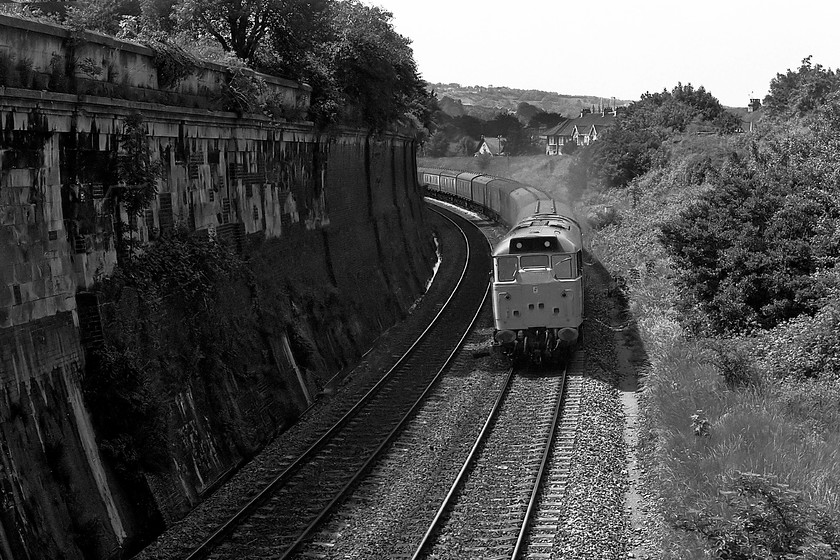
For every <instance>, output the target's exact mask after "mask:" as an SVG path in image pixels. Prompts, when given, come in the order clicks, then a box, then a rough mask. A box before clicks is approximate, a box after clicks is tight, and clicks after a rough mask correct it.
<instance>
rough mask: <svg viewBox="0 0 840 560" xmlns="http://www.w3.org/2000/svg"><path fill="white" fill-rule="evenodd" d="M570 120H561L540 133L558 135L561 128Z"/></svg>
mask: <svg viewBox="0 0 840 560" xmlns="http://www.w3.org/2000/svg"><path fill="white" fill-rule="evenodd" d="M568 122H569V119H566V120H564V121H561V122H559V123H557V124H556V125H554V126H552V127H551V128H549V129H548V130H546V131H545V132H543V133H542V134H540V136H557V135H558V133H559V131H560V129H562V128H563V127H564V126H566V124H567V123H568Z"/></svg>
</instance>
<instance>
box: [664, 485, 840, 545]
mask: <svg viewBox="0 0 840 560" xmlns="http://www.w3.org/2000/svg"><path fill="white" fill-rule="evenodd" d="M720 493H721V497H722V498H723V501H724V502H725V511H724V512H723V513H715V510H716V509H718V508H716V507H714V506H711V507H704V506H707V505H708V504H703V503H700V504H698V507H696V508H694V509H692V510H690V511H688V512H686V513H684V514H678V515H677V516H676V518H675V520H674V523H675V525H676V526H678V527H680V528H682V529H685V530H687V531H692V532H696V533H698V534H700V535H701V536H702V537H703V538H704V539H705V540H706V541H707V542H708V544H709V546H710V547H711V549H712V552H713V553H714V554H715V555H716V556H717V557H718V558H726V559H730V560H752V559H758V558H763V559H771V558H773V559H780V560H781V559H788V558H793V557H796V558H811V559H815V560H816V559H817V558H821V559H830V558H835V559H838V558H840V520H838V519H837V518H836V515H831V514H829V513H828V512H827V511H824V510H822V509H819V508H817V507H815V506H813V505H811V504H809V503H808V502H807V501H806V500H805V498H804V497H803V496H802V495H801V494H800V493H798V492H796V491H794V490H792V489H790V488H789V487H788V486H787V485H785V484H782V483H780V482H778V481H776V480H774V479H773V477H769V476H766V475H761V474H756V473H749V472H738V473H736V474H735V476H733V477H732V478H731V480H730V481H728V483H727V485H726V487H725V489H723V490H721V492H720Z"/></svg>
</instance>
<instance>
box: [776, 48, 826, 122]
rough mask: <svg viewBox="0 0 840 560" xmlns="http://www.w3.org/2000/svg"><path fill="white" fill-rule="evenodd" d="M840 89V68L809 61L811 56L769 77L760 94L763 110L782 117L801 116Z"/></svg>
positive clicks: (811, 110)
mask: <svg viewBox="0 0 840 560" xmlns="http://www.w3.org/2000/svg"><path fill="white" fill-rule="evenodd" d="M838 89H840V71H832V70H831V69H830V68H823V67H822V65H820V64H817V65H816V66H812V65H811V57H810V56H808V57H806V58H804V59H803V60H802V65H801V66H800V67H799V69H798V70H797V71H795V72H794V71H793V70H790V69H788V71H787V72H786V73H785V74H776V77H775V78H773V79H772V80H771V81H770V92H769V93H768V94H767V96H766V97H765V98H764V106H765V107H766V109H767V113H768V114H769V115H771V116H773V117H777V118H781V119H785V118H790V117H803V116H806V115H808V114H810V113H812V112H813V111H814V110H816V109H817V108H818V107H820V106H821V105H823V104H825V102H826V101H827V99H828V97H829V95H830V94H831V93H832V92H836V91H838Z"/></svg>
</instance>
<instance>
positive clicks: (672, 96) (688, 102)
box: [576, 83, 740, 189]
mask: <svg viewBox="0 0 840 560" xmlns="http://www.w3.org/2000/svg"><path fill="white" fill-rule="evenodd" d="M739 125H740V122H739V119H738V118H737V117H736V116H735V115H733V114H731V113H729V112H728V111H726V110H725V109H724V107H723V106H722V105H721V104H720V102H719V101H718V100H717V99H716V98H715V97H714V96H712V94H711V93H709V92H707V91H706V90H705V89H704V88H703V87H702V86H701V87H699V88H697V89H695V88H694V87H693V86H692V85H691V84H686V85H683V84H682V83H679V84H677V85H676V86H675V87H674V88H673V89H672V90H671V91H670V92H669V91H667V90H663V91H662V92H661V93H645V94H644V95H642V97H641V99H640V100H639V101H637V102H635V103H633V104H631V105H630V107H629V108H628V109H627V110H626V111H623V112H621V113H619V114H618V116H617V123H616V125H615V126H614V127H612V128H610V129H608V130H607V131H606V132H605V133H604V134H603V136H601V137H599V138H598V141H597V142H595V143H593V144H591V145H590V146H587V147H586V148H584V149H583V150H582V154H581V155H580V160H581V161H580V162H579V163H578V168H579V169H578V171H577V176H576V180H577V182H578V187H577V188H578V189H583V188H585V187H586V186H587V185H589V184H590V183H591V184H592V186H593V187H595V188H623V187H626V186H628V185H629V184H630V183H631V181H632V180H633V179H635V178H636V177H640V176H642V175H644V174H645V173H647V172H648V171H649V170H651V169H653V168H654V167H656V166H661V165H662V164H664V161H663V160H662V158H664V157H666V154H665V152H663V151H662V150H661V149H660V147H661V146H662V144H663V143H664V142H665V141H667V140H668V139H670V138H673V137H675V136H676V135H679V134H682V133H685V132H687V131H692V130H696V131H704V132H717V133H731V132H734V131H735V130H737V128H738V126H739Z"/></svg>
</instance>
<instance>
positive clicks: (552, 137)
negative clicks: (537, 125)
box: [540, 109, 616, 156]
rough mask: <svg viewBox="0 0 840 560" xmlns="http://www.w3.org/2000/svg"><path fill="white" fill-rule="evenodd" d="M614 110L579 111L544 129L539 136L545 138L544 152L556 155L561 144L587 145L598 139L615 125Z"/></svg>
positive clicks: (559, 150)
mask: <svg viewBox="0 0 840 560" xmlns="http://www.w3.org/2000/svg"><path fill="white" fill-rule="evenodd" d="M615 120H616V111H615V109H612V110H604V111H601V112H600V113H592V112H590V111H589V110H584V111H581V113H580V116H579V117H578V118H576V119H569V120H567V121H565V122H562V123H560V124H558V125H557V126H554V127H552V128H549V129H548V130H546V131H545V132H544V133H543V134H541V135H540V136H541V137H543V138H545V140H546V142H545V153H546V155H549V156H556V155H558V154H560V153H562V150H563V146H565V145H566V144H569V143H574V144H575V145H576V146H588V145H589V144H591V143H592V142H595V141H596V140H597V139H598V136H599V135H601V134H603V133H604V131H605V130H606V129H608V128H609V127H611V126H613V125H615Z"/></svg>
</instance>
